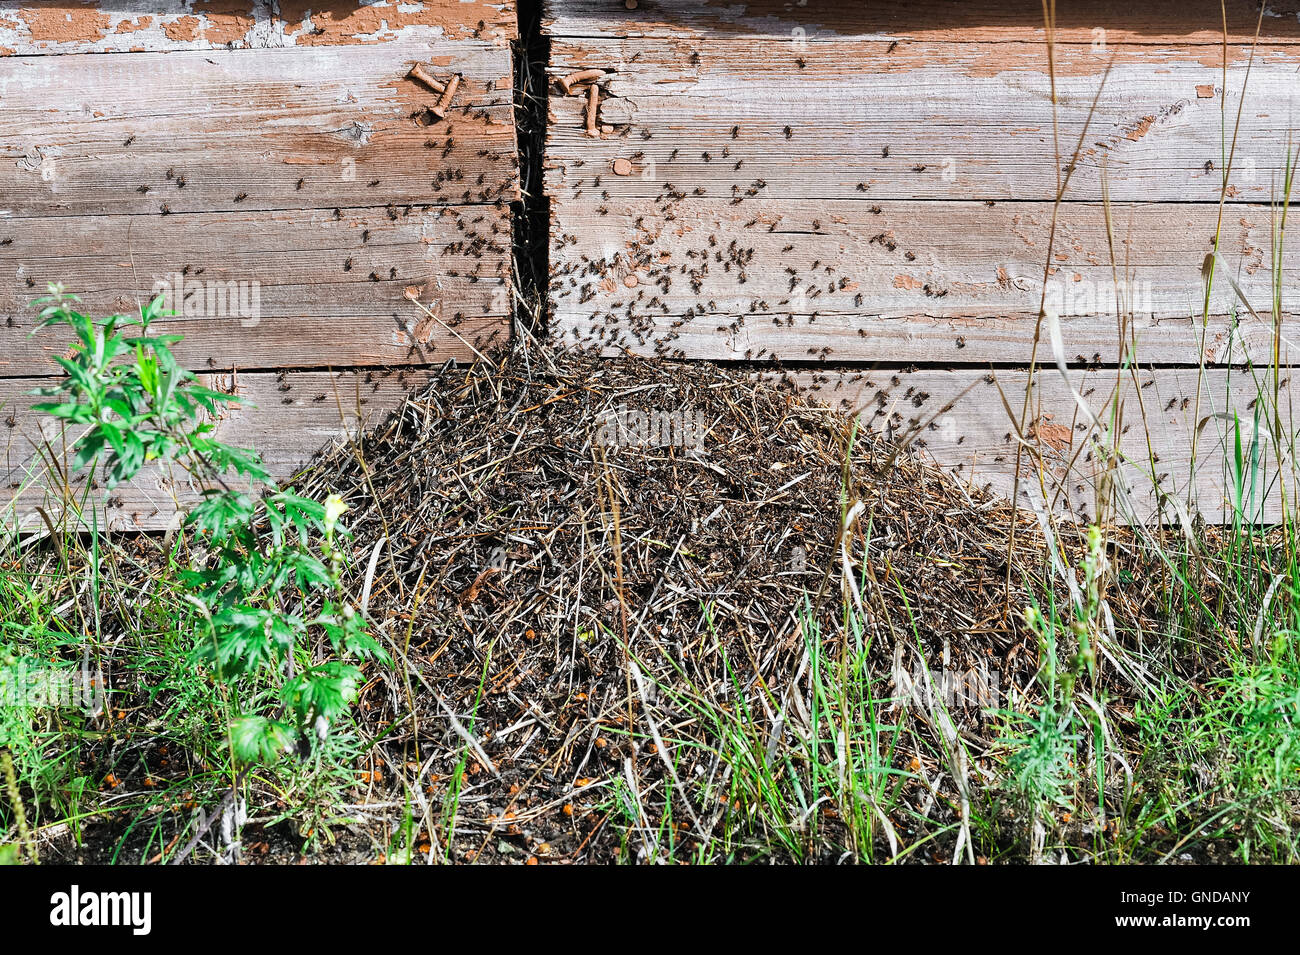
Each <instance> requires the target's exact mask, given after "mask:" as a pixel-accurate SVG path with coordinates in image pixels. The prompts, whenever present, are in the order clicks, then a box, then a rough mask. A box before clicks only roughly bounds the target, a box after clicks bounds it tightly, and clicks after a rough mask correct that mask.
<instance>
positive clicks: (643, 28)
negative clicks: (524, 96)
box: [543, 0, 1300, 46]
mask: <svg viewBox="0 0 1300 955" xmlns="http://www.w3.org/2000/svg"><path fill="white" fill-rule="evenodd" d="M632 6H633V9H631V10H629V9H627V4H626V3H619V2H616V0H546V7H545V9H546V17H545V19H544V21H543V26H544V29H545V30H546V31H547V32H549V33H551V34H553V35H555V36H566V37H577V36H591V37H604V38H617V37H652V38H656V39H670V38H691V39H704V38H709V39H717V38H722V39H734V40H746V39H749V38H752V37H763V38H769V39H783V40H786V41H788V42H793V43H803V42H816V41H819V40H829V39H840V40H844V39H879V38H885V39H900V38H908V39H926V40H956V41H961V42H970V41H978V42H998V41H1002V40H1007V39H1010V40H1022V39H1024V38H1025V36H1026V34H1027V33H1032V32H1033V31H1038V32H1040V33H1041V32H1043V5H1042V3H1041V2H1040V0H963V2H961V3H952V2H950V0H869V2H856V3H854V2H845V0H634V2H633V4H632ZM1055 7H1056V38H1057V41H1058V42H1060V43H1087V44H1089V45H1091V44H1094V43H1106V44H1107V45H1108V46H1116V45H1120V44H1132V43H1143V44H1160V43H1170V42H1178V43H1197V44H1214V43H1221V42H1222V41H1223V20H1224V15H1225V13H1226V15H1227V20H1228V23H1227V26H1228V38H1229V40H1230V42H1234V43H1248V42H1250V40H1251V38H1252V37H1254V35H1255V25H1256V20H1257V17H1258V15H1259V7H1258V6H1257V5H1256V4H1255V3H1254V2H1253V0H1227V3H1226V4H1224V5H1223V7H1222V8H1221V7H1220V3H1219V0H1154V2H1148V3H1142V4H1131V3H1124V2H1120V0H1060V2H1058V3H1056V4H1055ZM1099 30H1101V31H1104V32H1102V33H1098V32H1097V31H1099ZM1260 35H1261V37H1263V38H1265V39H1266V40H1268V41H1270V42H1277V41H1283V40H1286V41H1292V42H1294V41H1296V40H1300V22H1297V18H1296V4H1295V3H1293V2H1284V3H1281V4H1277V3H1270V4H1269V5H1268V7H1267V8H1266V10H1265V14H1264V19H1263V24H1262V26H1261V29H1260Z"/></svg>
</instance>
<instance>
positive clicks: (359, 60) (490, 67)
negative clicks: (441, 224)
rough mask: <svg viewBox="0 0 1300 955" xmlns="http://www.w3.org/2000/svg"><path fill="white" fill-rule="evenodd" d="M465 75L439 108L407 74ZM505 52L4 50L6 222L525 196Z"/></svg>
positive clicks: (477, 45)
mask: <svg viewBox="0 0 1300 955" xmlns="http://www.w3.org/2000/svg"><path fill="white" fill-rule="evenodd" d="M416 62H423V63H428V64H431V67H430V68H431V69H432V70H433V71H434V72H436V73H439V74H450V73H451V72H453V71H454V72H459V73H461V74H462V75H463V80H462V82H461V85H460V92H459V93H458V94H457V96H456V98H455V101H454V102H453V104H452V108H451V110H450V111H449V112H448V114H447V118H446V119H444V120H439V121H433V122H432V123H431V124H429V125H425V124H428V123H430V120H431V119H432V117H431V116H430V115H429V114H427V113H425V112H424V110H425V108H426V107H428V106H430V105H432V103H433V102H434V97H435V94H433V93H432V92H430V91H428V90H426V89H424V88H423V87H421V86H420V85H419V84H418V83H416V82H415V81H414V80H411V79H409V78H407V77H406V73H407V70H408V68H409V67H410V66H411V65H412V64H413V63H416ZM510 76H511V65H510V53H509V50H508V49H507V48H502V47H498V46H494V45H492V44H489V43H484V42H479V41H471V40H463V41H450V40H436V41H432V42H409V41H402V42H393V43H384V44H377V45H373V46H351V47H314V48H311V49H276V50H248V51H238V52H213V53H192V52H179V53H166V54H164V53H139V54H133V55H129V56H98V55H80V54H74V55H69V56H58V57H9V58H6V59H2V60H0V115H2V116H3V117H4V120H5V121H4V124H3V126H2V127H0V220H3V218H6V217H11V216H37V215H67V214H74V215H89V214H95V213H140V214H146V213H149V214H166V213H169V212H170V213H178V212H202V211H213V210H234V209H282V208H333V207H349V206H383V205H385V204H387V203H393V204H396V205H399V206H400V205H405V204H409V203H417V204H419V203H446V204H451V203H459V204H469V203H491V202H496V201H505V202H508V201H511V200H513V199H514V198H515V197H516V194H517V193H516V188H517V187H516V163H517V159H516V153H515V147H514V143H515V139H514V126H513V122H512V115H511V114H512V108H513V107H512V99H513V92H512V82H511V78H510Z"/></svg>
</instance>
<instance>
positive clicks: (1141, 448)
mask: <svg viewBox="0 0 1300 955" xmlns="http://www.w3.org/2000/svg"><path fill="white" fill-rule="evenodd" d="M1260 374H1261V377H1263V373H1260ZM789 380H790V381H792V382H794V383H796V384H798V385H799V386H800V387H803V388H807V389H808V390H809V391H810V393H811V394H812V395H813V396H814V397H816V398H818V399H819V400H822V401H824V402H826V403H827V404H829V405H831V406H832V407H837V408H840V409H841V410H845V411H854V412H859V413H860V418H861V420H862V421H863V422H864V423H865V424H866V425H867V426H869V427H870V428H872V429H873V430H874V431H876V432H877V433H881V434H884V435H885V436H887V437H890V438H892V439H895V440H897V439H899V438H901V437H903V436H907V437H908V438H909V439H912V438H914V439H915V440H913V441H912V446H913V447H915V448H917V449H919V450H921V451H923V452H925V453H928V454H930V455H931V456H932V457H933V458H934V459H935V460H936V461H937V462H938V463H940V464H942V465H944V466H945V467H948V468H951V469H952V470H954V471H955V472H956V473H957V474H958V475H960V476H962V477H964V478H966V479H968V480H970V481H971V483H973V484H974V485H976V486H981V487H982V486H985V485H991V487H992V488H993V489H994V490H995V491H997V492H998V493H1002V494H1008V495H1009V494H1010V493H1011V491H1012V485H1013V482H1014V475H1015V463H1016V448H1017V442H1016V439H1015V437H1014V436H1013V435H1014V433H1015V430H1016V429H1015V428H1014V427H1013V424H1012V419H1011V418H1010V417H1009V416H1008V414H1007V411H1006V408H1005V407H1004V405H1003V402H1002V398H1001V396H1000V395H999V393H998V388H999V386H1000V387H1001V389H1002V392H1003V393H1005V395H1006V397H1007V399H1008V403H1009V404H1010V406H1011V408H1012V411H1013V414H1014V415H1015V416H1016V418H1017V420H1018V417H1019V415H1020V413H1021V410H1022V407H1023V403H1024V395H1025V386H1026V383H1027V380H1028V378H1027V375H1026V373H1025V372H1024V371H1014V370H1011V371H1009V370H1005V369H1004V370H999V371H997V372H996V379H995V378H994V373H991V372H989V371H978V370H953V371H942V370H935V369H920V370H914V371H908V370H895V371H890V370H885V369H882V370H877V371H862V372H842V373H835V372H828V373H824V374H823V373H814V372H805V373H799V374H797V375H793V376H791V377H790V379H789ZM1117 380H1118V381H1119V382H1120V388H1121V390H1120V391H1119V395H1120V398H1119V401H1118V407H1119V408H1120V409H1121V410H1120V413H1119V417H1118V419H1117V420H1118V421H1119V427H1118V429H1117V430H1118V432H1119V433H1120V435H1121V439H1120V442H1119V447H1120V451H1121V453H1122V455H1123V456H1124V458H1125V461H1126V463H1125V464H1123V465H1122V468H1123V473H1124V475H1125V481H1126V484H1127V486H1128V487H1129V488H1130V492H1131V500H1132V501H1133V503H1134V506H1135V509H1136V516H1138V517H1139V518H1142V519H1144V520H1145V519H1147V518H1148V517H1150V516H1151V515H1152V514H1153V513H1155V512H1156V511H1157V510H1158V508H1159V506H1160V495H1159V494H1158V493H1157V491H1156V488H1157V487H1159V488H1160V489H1161V491H1162V492H1163V493H1164V494H1168V495H1172V496H1174V497H1176V498H1177V499H1179V500H1183V501H1186V500H1187V498H1188V489H1189V487H1191V488H1192V494H1191V500H1192V502H1193V505H1194V506H1193V507H1192V508H1191V512H1193V513H1196V512H1199V513H1200V514H1202V515H1203V516H1204V517H1205V518H1206V519H1207V520H1210V521H1219V520H1222V519H1223V517H1224V515H1225V512H1226V513H1231V509H1230V508H1226V509H1225V502H1226V501H1230V500H1232V498H1233V496H1234V491H1233V480H1232V478H1231V475H1230V473H1228V472H1226V471H1225V464H1224V462H1225V457H1226V459H1228V460H1230V459H1231V449H1232V447H1233V435H1234V430H1233V429H1234V424H1233V421H1232V416H1233V415H1234V414H1236V415H1238V416H1240V419H1241V421H1242V429H1243V431H1242V433H1243V443H1244V444H1245V446H1246V447H1247V449H1248V450H1249V447H1250V443H1251V440H1252V436H1253V434H1255V433H1256V432H1255V431H1254V425H1253V422H1254V416H1255V412H1256V410H1257V409H1262V408H1264V407H1271V406H1272V404H1271V401H1272V399H1271V398H1269V399H1268V400H1267V401H1266V402H1265V403H1263V404H1260V403H1259V397H1260V394H1261V387H1260V386H1259V385H1257V383H1256V381H1255V380H1254V379H1252V377H1251V376H1250V375H1249V374H1246V373H1243V372H1240V371H1228V370H1224V369H1215V370H1210V371H1207V372H1206V373H1205V375H1204V377H1203V378H1202V379H1201V387H1200V389H1199V402H1198V397H1197V396H1198V388H1197V381H1198V375H1197V372H1196V371H1195V370H1194V369H1186V370H1180V369H1159V370H1156V371H1151V370H1144V369H1138V370H1137V371H1135V372H1133V373H1132V374H1129V373H1120V372H1118V371H1116V369H1113V368H1110V369H1103V370H1098V371H1091V372H1085V371H1078V372H1074V373H1073V374H1072V386H1073V387H1074V388H1076V389H1077V390H1078V391H1079V393H1080V394H1082V395H1084V396H1085V398H1086V400H1087V402H1088V404H1089V406H1090V407H1091V408H1092V410H1093V412H1094V413H1095V414H1098V415H1099V416H1101V417H1103V418H1104V419H1106V420H1111V419H1110V417H1109V414H1107V413H1106V410H1107V409H1108V408H1111V407H1114V406H1115V402H1114V398H1113V396H1114V394H1115V393H1116V392H1115V389H1116V383H1117ZM1036 382H1037V384H1036V387H1035V396H1034V400H1033V403H1032V404H1031V408H1032V411H1031V415H1030V418H1029V422H1028V424H1029V437H1030V440H1031V442H1032V443H1033V444H1034V445H1035V446H1036V447H1041V449H1042V453H1043V459H1044V462H1045V465H1046V474H1047V477H1048V494H1049V502H1050V503H1053V504H1054V505H1055V507H1056V509H1057V510H1059V511H1061V512H1062V513H1065V512H1067V511H1071V510H1072V512H1073V513H1074V514H1075V515H1076V516H1080V517H1084V518H1087V517H1089V516H1093V515H1095V514H1096V494H1095V485H1094V483H1093V481H1094V478H1095V476H1096V474H1097V473H1098V470H1099V467H1100V466H1101V464H1102V462H1103V461H1104V459H1105V456H1104V455H1102V454H1099V453H1098V452H1097V451H1096V450H1095V449H1094V448H1093V447H1092V446H1091V445H1089V446H1088V447H1082V445H1083V444H1084V441H1085V435H1084V432H1085V431H1086V427H1085V426H1084V425H1083V422H1082V417H1081V415H1080V413H1079V412H1078V409H1077V407H1076V404H1075V401H1074V399H1073V398H1072V397H1071V396H1070V394H1069V391H1068V389H1067V388H1066V385H1065V382H1064V380H1063V379H1062V378H1061V376H1060V374H1059V373H1058V372H1057V371H1056V370H1055V369H1054V368H1048V369H1044V370H1041V371H1040V372H1039V373H1038V374H1037V375H1036ZM1262 391H1263V393H1265V394H1271V386H1270V385H1268V384H1267V383H1265V384H1264V386H1263V388H1262ZM1291 391H1292V387H1291V384H1290V380H1289V374H1288V373H1287V372H1283V382H1282V387H1281V392H1280V394H1281V398H1280V401H1279V405H1280V407H1281V408H1282V412H1281V414H1282V421H1281V424H1282V429H1283V431H1284V432H1285V435H1284V437H1283V440H1284V441H1286V442H1292V443H1293V442H1294V441H1295V440H1296V435H1297V432H1298V430H1300V422H1296V421H1294V420H1293V416H1292V414H1291V412H1290V411H1289V408H1290V405H1291V401H1292V398H1291ZM1198 425H1199V426H1200V435H1199V438H1197V439H1196V443H1197V447H1196V461H1197V463H1196V467H1195V469H1193V468H1192V445H1193V438H1194V436H1195V435H1196V432H1197V428H1198ZM918 428H919V431H918ZM1261 440H1262V444H1263V447H1262V454H1261V458H1260V465H1261V470H1260V473H1259V479H1258V480H1259V484H1258V486H1257V487H1256V490H1255V495H1256V500H1257V501H1260V502H1261V503H1259V504H1258V505H1257V508H1256V509H1255V510H1251V511H1248V513H1247V515H1246V516H1247V519H1255V520H1261V519H1262V520H1266V521H1270V520H1276V519H1277V518H1278V517H1279V516H1280V513H1281V511H1280V501H1279V498H1278V494H1279V486H1278V483H1277V480H1278V478H1277V475H1278V467H1277V458H1276V456H1275V454H1274V451H1273V448H1272V447H1271V445H1270V443H1269V442H1268V441H1267V440H1263V439H1261ZM1081 447H1082V450H1081V451H1080V449H1081ZM1225 451H1226V454H1225ZM1076 452H1079V453H1077V454H1076ZM1021 472H1022V475H1023V476H1024V477H1025V478H1027V479H1028V480H1026V481H1025V482H1022V488H1025V487H1028V489H1030V490H1031V491H1032V490H1034V489H1036V488H1037V486H1038V484H1037V478H1036V477H1035V476H1034V475H1035V473H1036V472H1035V471H1034V469H1033V466H1032V463H1031V455H1029V454H1025V455H1022V458H1021ZM1189 477H1190V479H1189ZM1293 485H1294V482H1293V481H1290V479H1288V487H1290V488H1291V490H1290V491H1288V492H1287V493H1290V494H1293V493H1294V486H1293ZM1294 505H1295V501H1294V500H1292V501H1291V506H1292V507H1294ZM1110 516H1112V517H1114V516H1115V515H1113V514H1112V515H1110ZM1164 516H1165V518H1166V520H1173V519H1174V518H1175V513H1174V512H1173V511H1172V510H1169V509H1166V510H1165V512H1164Z"/></svg>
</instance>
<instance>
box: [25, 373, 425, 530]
mask: <svg viewBox="0 0 1300 955" xmlns="http://www.w3.org/2000/svg"><path fill="white" fill-rule="evenodd" d="M204 379H205V383H206V384H208V386H209V387H216V388H220V389H222V390H225V391H227V392H232V391H233V393H235V394H238V395H240V396H241V397H242V398H243V399H244V400H245V402H247V403H246V404H243V405H240V406H236V407H233V408H231V409H229V411H228V413H227V414H226V415H225V416H224V417H222V418H221V419H220V420H219V421H218V422H217V435H218V436H219V437H220V438H221V440H223V441H226V442H228V443H230V444H234V445H237V446H240V447H252V448H255V449H256V450H258V451H259V452H260V453H261V454H262V455H263V458H264V460H265V461H266V463H267V464H268V465H269V468H270V470H271V471H272V472H273V473H274V474H275V475H277V477H279V478H280V479H282V480H283V479H285V478H288V477H290V476H291V475H292V474H293V473H294V471H296V470H297V469H298V467H300V466H301V465H302V464H303V463H305V462H306V461H307V460H309V459H310V458H311V456H312V455H313V454H314V453H315V452H316V451H317V450H319V449H320V448H321V447H325V446H328V445H330V444H331V443H332V442H336V441H342V440H347V439H348V438H349V437H355V435H356V434H357V432H358V429H359V428H362V429H364V428H366V427H374V426H375V425H377V424H378V423H379V422H380V421H382V419H383V418H384V417H385V416H386V415H387V414H388V413H389V412H391V411H393V410H394V409H396V408H398V407H400V406H401V404H402V402H403V401H404V400H405V398H406V395H407V394H408V392H409V391H412V390H416V389H418V388H419V387H421V386H422V385H423V384H425V383H426V382H427V380H428V373H427V372H420V371H417V370H411V371H396V372H394V371H385V372H381V371H374V372H345V373H338V374H328V373H324V372H293V371H288V372H282V373H279V374H250V375H238V376H234V377H233V378H232V376H225V375H216V376H204ZM52 382H53V379H39V378H28V379H15V378H11V379H4V380H0V522H3V523H6V524H10V523H15V522H16V523H18V524H19V525H21V526H30V527H36V526H38V524H37V522H38V521H39V518H38V516H37V515H36V513H35V510H34V508H35V507H36V506H38V505H39V506H44V507H45V508H46V509H47V511H48V512H50V513H51V514H54V515H56V516H57V514H58V513H60V509H61V506H62V505H61V502H62V500H63V492H62V491H61V490H60V489H59V488H60V484H59V481H58V480H57V479H53V480H52V479H51V478H50V477H49V474H48V470H47V467H46V464H45V463H44V461H43V460H42V459H41V458H40V457H39V456H38V455H37V453H36V449H37V448H38V447H42V446H45V445H46V444H47V443H48V445H49V446H50V447H51V448H52V449H53V454H54V455H55V459H56V460H58V461H60V462H62V461H64V460H65V454H66V452H65V451H64V450H63V449H64V441H63V438H62V436H61V433H60V432H59V430H58V429H57V428H56V427H55V426H54V425H53V424H52V423H51V421H50V419H48V418H41V417H39V416H37V415H35V414H33V413H31V412H30V411H29V410H27V409H29V408H30V406H31V404H33V403H34V402H35V401H37V400H40V399H37V398H33V397H32V396H31V395H30V394H29V392H31V391H32V390H33V389H35V388H38V387H43V386H46V385H48V384H50V383H52ZM67 457H68V458H70V455H67ZM183 478H184V475H183V473H178V474H172V475H168V474H166V473H164V472H163V471H162V470H160V469H159V468H157V467H152V468H149V469H147V470H146V471H145V472H143V473H142V474H141V475H140V477H138V478H137V479H136V480H135V481H134V482H132V483H131V484H130V485H124V486H122V487H120V488H117V489H115V490H114V491H113V492H112V493H111V494H109V493H107V492H106V491H105V490H104V489H98V488H97V489H92V490H90V491H89V493H88V494H87V488H86V484H85V480H84V478H81V479H77V480H75V481H74V482H73V483H72V484H71V486H70V491H71V495H72V497H73V498H74V499H76V500H78V501H81V500H84V501H85V503H86V506H87V515H89V507H91V506H93V507H95V508H96V509H97V511H98V513H99V516H100V521H101V524H100V526H108V527H110V528H111V529H113V530H124V531H130V530H156V529H159V528H164V527H167V526H168V525H169V523H170V522H171V521H172V518H173V516H174V514H175V513H176V502H178V501H179V502H180V503H181V505H182V506H185V505H187V504H189V503H192V502H193V501H194V500H195V497H196V495H195V493H194V490H193V489H191V488H190V487H188V486H187V483H186V482H185V480H184V479H183ZM51 486H53V487H54V491H52V492H51V491H50V490H49V489H50V487H51ZM106 502H107V503H106ZM87 520H89V516H87ZM105 521H106V523H105Z"/></svg>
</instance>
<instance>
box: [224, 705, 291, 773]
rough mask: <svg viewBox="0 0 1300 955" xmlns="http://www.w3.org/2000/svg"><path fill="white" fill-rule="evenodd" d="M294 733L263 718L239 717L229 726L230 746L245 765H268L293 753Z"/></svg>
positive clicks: (281, 724)
mask: <svg viewBox="0 0 1300 955" xmlns="http://www.w3.org/2000/svg"><path fill="white" fill-rule="evenodd" d="M293 744H294V732H293V730H292V729H291V728H290V727H289V726H287V725H285V724H284V723H279V722H276V721H275V720H268V719H267V718H266V717H264V716H240V717H237V718H236V719H235V720H233V721H232V722H231V724H230V745H231V748H232V749H233V750H234V751H235V757H236V758H237V759H240V760H242V761H243V762H245V763H270V762H274V761H275V760H276V759H279V758H280V757H281V756H283V755H284V754H285V753H290V752H292V751H293Z"/></svg>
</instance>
